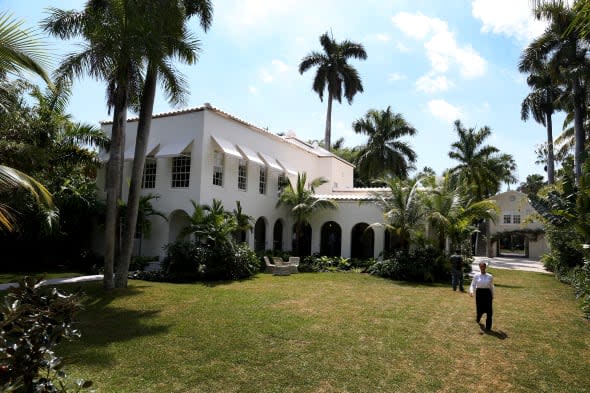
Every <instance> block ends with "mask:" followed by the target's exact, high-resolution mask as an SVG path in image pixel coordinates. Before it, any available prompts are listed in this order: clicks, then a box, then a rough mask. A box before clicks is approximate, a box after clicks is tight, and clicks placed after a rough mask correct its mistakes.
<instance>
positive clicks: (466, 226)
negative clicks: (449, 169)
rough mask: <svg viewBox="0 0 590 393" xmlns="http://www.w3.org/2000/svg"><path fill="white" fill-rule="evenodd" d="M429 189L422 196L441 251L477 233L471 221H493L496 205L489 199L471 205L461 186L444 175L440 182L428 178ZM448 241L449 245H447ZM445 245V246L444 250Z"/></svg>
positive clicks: (457, 244) (451, 247) (448, 175)
mask: <svg viewBox="0 0 590 393" xmlns="http://www.w3.org/2000/svg"><path fill="white" fill-rule="evenodd" d="M428 184H429V190H428V192H426V194H425V197H424V200H423V201H424V206H425V209H426V218H427V220H428V222H429V224H430V226H431V227H432V228H433V229H434V230H436V231H438V239H437V240H438V246H439V249H440V250H441V251H443V250H445V249H446V250H447V251H448V250H449V249H451V250H452V249H455V248H456V247H458V246H460V245H461V244H462V243H463V242H464V241H465V240H467V239H468V238H469V236H470V235H471V234H472V233H473V232H474V231H475V230H476V226H475V225H474V222H476V221H478V220H495V218H496V215H497V207H496V204H495V203H494V202H492V201H490V200H483V201H479V202H472V201H471V200H470V199H469V198H468V197H467V196H466V195H465V193H464V192H463V190H462V188H461V185H457V184H455V183H454V182H453V181H451V176H450V174H449V173H446V174H445V175H444V176H443V177H442V179H440V180H437V179H436V178H434V177H432V178H429V179H428ZM447 239H448V240H450V244H447ZM447 246H448V247H447Z"/></svg>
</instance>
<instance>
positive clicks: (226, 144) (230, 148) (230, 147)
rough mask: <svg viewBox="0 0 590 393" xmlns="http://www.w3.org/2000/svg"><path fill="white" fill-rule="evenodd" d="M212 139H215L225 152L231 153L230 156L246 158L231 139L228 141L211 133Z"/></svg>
mask: <svg viewBox="0 0 590 393" xmlns="http://www.w3.org/2000/svg"><path fill="white" fill-rule="evenodd" d="M211 139H213V141H214V142H215V143H216V144H217V146H219V148H220V149H221V150H223V152H224V153H225V154H229V155H230V156H234V157H236V158H239V159H243V158H244V156H243V155H242V153H240V151H239V150H238V149H236V146H235V145H234V144H233V143H231V142H230V141H226V140H225V139H223V138H220V137H218V136H213V135H211Z"/></svg>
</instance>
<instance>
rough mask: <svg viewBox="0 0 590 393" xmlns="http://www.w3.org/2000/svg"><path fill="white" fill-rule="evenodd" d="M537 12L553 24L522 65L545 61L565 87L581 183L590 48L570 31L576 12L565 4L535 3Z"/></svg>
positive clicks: (528, 66)
mask: <svg viewBox="0 0 590 393" xmlns="http://www.w3.org/2000/svg"><path fill="white" fill-rule="evenodd" d="M534 12H535V16H536V18H537V19H544V20H547V21H549V26H548V27H547V28H546V30H545V32H544V33H543V34H542V35H541V36H539V37H538V38H536V39H535V40H533V41H532V42H531V43H530V44H529V46H528V47H527V48H526V49H525V51H524V53H523V55H522V57H521V62H520V65H521V67H522V68H524V69H534V68H535V65H536V64H538V62H539V59H541V60H542V61H544V62H546V64H547V66H548V67H549V70H550V73H551V76H552V78H553V79H554V80H555V81H556V82H557V83H559V84H561V85H563V87H564V92H565V94H564V95H563V97H562V101H563V107H564V108H565V109H566V110H570V111H571V112H573V113H574V134H575V152H574V160H575V167H574V173H575V179H576V182H578V181H579V179H580V175H581V171H582V162H583V161H584V147H585V140H586V134H585V131H584V124H583V122H584V114H585V111H586V105H587V103H586V96H587V91H588V87H587V85H588V77H587V75H588V74H589V73H590V61H589V59H588V50H589V49H590V46H589V43H588V41H587V40H585V39H582V37H581V36H580V34H579V32H578V31H577V29H571V28H570V26H571V25H572V23H573V21H574V20H575V18H576V11H575V10H574V9H572V8H571V7H570V6H568V5H567V4H566V3H565V2H563V1H551V2H540V1H539V2H534Z"/></svg>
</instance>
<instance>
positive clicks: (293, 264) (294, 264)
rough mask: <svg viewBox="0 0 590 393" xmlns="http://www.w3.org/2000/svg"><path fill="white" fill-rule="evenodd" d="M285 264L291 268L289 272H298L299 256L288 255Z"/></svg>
mask: <svg viewBox="0 0 590 393" xmlns="http://www.w3.org/2000/svg"><path fill="white" fill-rule="evenodd" d="M287 265H288V266H289V268H291V273H299V257H289V262H287Z"/></svg>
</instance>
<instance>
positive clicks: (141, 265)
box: [129, 255, 158, 271]
mask: <svg viewBox="0 0 590 393" xmlns="http://www.w3.org/2000/svg"><path fill="white" fill-rule="evenodd" d="M157 260H158V257H146V256H139V255H138V256H134V257H132V258H131V262H130V263H129V271H137V270H145V268H146V266H147V265H149V264H150V262H152V261H157Z"/></svg>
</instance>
